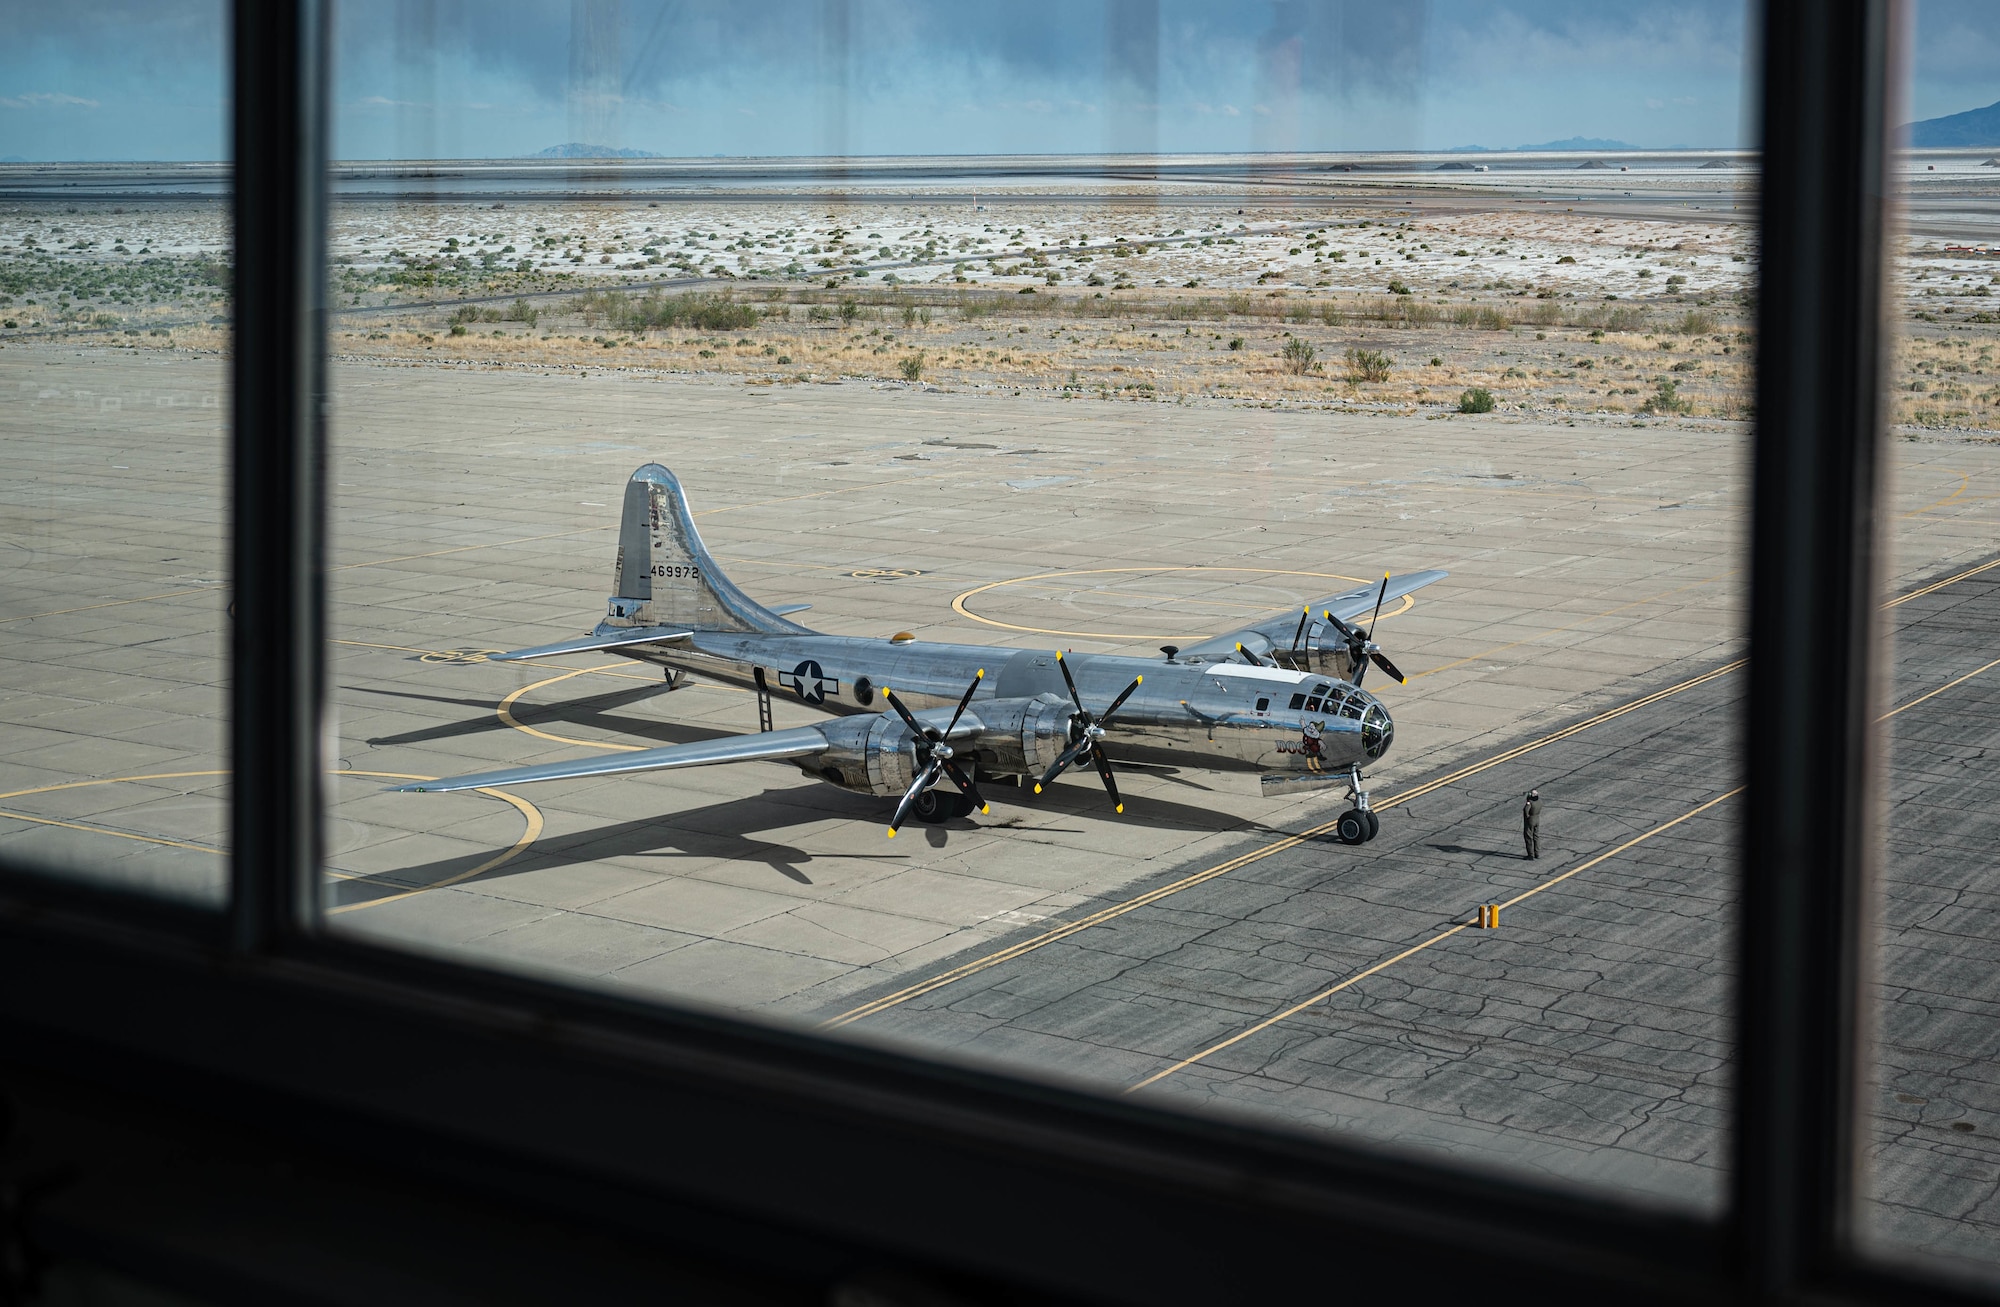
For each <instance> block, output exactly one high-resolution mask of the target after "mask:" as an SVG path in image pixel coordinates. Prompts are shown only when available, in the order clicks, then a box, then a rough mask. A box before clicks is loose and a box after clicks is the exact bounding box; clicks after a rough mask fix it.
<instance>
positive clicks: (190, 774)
mask: <svg viewBox="0 0 2000 1307" xmlns="http://www.w3.org/2000/svg"><path fill="white" fill-rule="evenodd" d="M228 774H229V773H228V772H226V771H162V772H149V773H147V774H146V775H144V776H106V777H100V778H99V779H97V780H92V781H63V782H62V783H61V784H58V785H37V786H35V787H33V788H32V789H26V790H10V791H8V792H7V793H6V794H0V799H18V798H22V797H23V796H25V795H29V794H53V793H55V792H56V791H57V790H81V789H87V788H88V787H90V786H92V785H120V784H124V783H126V782H138V781H180V780H189V779H191V778H194V777H197V776H227V775H228ZM0 817H10V818H12V819H13V820H15V821H26V822H33V823H34V824H35V825H37V826H60V827H62V828H63V829H64V830H80V831H83V832H84V833H86V834H89V835H111V836H114V837H116V838H118V839H121V840H137V841H138V842H139V843H141V844H163V845H165V846H166V847H168V848H170V849H191V850H193V851H194V852H196V853H219V854H222V855H223V856H224V857H227V856H228V850H226V849H218V848H216V847H214V846H213V845H208V844H191V843H188V842H187V841H185V840H169V839H163V838H161V837H160V836H158V835H135V834H133V833H132V832H131V831H122V830H112V829H111V828H110V827H109V826H91V825H86V824H84V823H82V822H74V821H57V820H56V819H55V818H53V817H32V816H29V815H28V814H27V813H25V812H0Z"/></svg>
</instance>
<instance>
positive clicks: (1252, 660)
mask: <svg viewBox="0 0 2000 1307" xmlns="http://www.w3.org/2000/svg"><path fill="white" fill-rule="evenodd" d="M1236 652H1237V653H1240V654H1242V655H1243V657H1244V660H1245V661H1247V662H1248V663H1249V664H1250V665H1251V666H1252V667H1262V666H1263V665H1264V664H1262V663H1260V662H1258V661H1257V655H1256V654H1253V653H1251V652H1250V651H1249V650H1248V649H1245V648H1244V647H1243V644H1242V642H1241V641H1238V642H1237V645H1236Z"/></svg>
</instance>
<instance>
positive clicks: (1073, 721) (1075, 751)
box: [1035, 653, 1146, 812]
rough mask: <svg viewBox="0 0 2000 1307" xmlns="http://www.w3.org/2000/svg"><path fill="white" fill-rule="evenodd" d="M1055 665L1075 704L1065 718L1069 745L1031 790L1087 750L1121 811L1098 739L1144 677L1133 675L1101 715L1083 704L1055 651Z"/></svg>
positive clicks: (1108, 761) (1048, 781) (1047, 782)
mask: <svg viewBox="0 0 2000 1307" xmlns="http://www.w3.org/2000/svg"><path fill="white" fill-rule="evenodd" d="M1056 666H1057V667H1058V668H1060V669H1061V670H1062V675H1063V682H1064V684H1066V685H1068V686H1069V697H1070V702H1072V703H1074V704H1075V705H1076V712H1075V713H1074V714H1073V715H1072V716H1071V717H1070V719H1069V722H1070V746H1069V748H1067V749H1065V750H1063V752H1062V755H1061V756H1060V757H1058V758H1057V759H1056V762H1055V766H1053V767H1051V768H1049V771H1048V774H1047V775H1046V776H1044V777H1042V779H1040V780H1039V781H1036V782H1035V793H1037V794H1040V793H1041V792H1042V787H1043V786H1044V785H1052V784H1054V783H1055V779H1056V777H1058V776H1060V775H1062V774H1063V773H1064V772H1065V771H1068V770H1069V768H1070V765H1071V764H1072V763H1074V762H1076V761H1077V759H1079V758H1081V757H1083V756H1084V755H1085V754H1089V755H1090V758H1091V761H1093V762H1095V763H1096V764H1097V774H1098V775H1099V776H1100V777H1102V778H1103V780H1104V789H1105V792H1106V793H1107V794H1109V795H1110V796H1111V803H1112V806H1113V807H1114V808H1115V809H1116V810H1117V811H1119V812H1123V811H1125V801H1124V800H1123V799H1121V798H1119V797H1118V782H1117V781H1114V780H1112V779H1111V758H1110V756H1109V755H1107V754H1106V753H1105V752H1104V745H1103V743H1102V741H1103V739H1104V733H1105V731H1106V730H1108V729H1109V728H1110V726H1111V718H1112V716H1113V715H1114V714H1116V713H1117V711H1118V710H1119V709H1120V708H1122V707H1124V706H1125V701H1126V700H1127V699H1129V698H1131V697H1132V692H1133V691H1134V690H1136V689H1138V688H1139V683H1140V682H1142V681H1144V680H1145V679H1146V678H1145V677H1143V676H1135V677H1133V678H1132V684H1130V685H1128V686H1126V687H1125V690H1124V692H1123V693H1121V694H1120V695H1119V696H1118V697H1117V698H1116V699H1113V700H1112V701H1111V706H1110V707H1109V708H1106V709H1105V710H1104V713H1103V715H1102V716H1098V717H1093V716H1091V714H1090V710H1089V709H1088V708H1086V707H1084V706H1083V696H1082V695H1080V694H1078V693H1077V692H1076V678H1075V677H1073V676H1071V675H1070V674H1069V663H1068V661H1067V660H1065V659H1064V658H1063V656H1062V654H1060V653H1058V654H1057V655H1056Z"/></svg>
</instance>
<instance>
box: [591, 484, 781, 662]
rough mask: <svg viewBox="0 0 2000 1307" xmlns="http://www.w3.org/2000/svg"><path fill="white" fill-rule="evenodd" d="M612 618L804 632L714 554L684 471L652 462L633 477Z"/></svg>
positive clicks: (681, 626) (682, 626)
mask: <svg viewBox="0 0 2000 1307" xmlns="http://www.w3.org/2000/svg"><path fill="white" fill-rule="evenodd" d="M611 584H612V590H613V594H612V596H611V615H610V617H609V618H607V619H606V625H608V626H613V627H618V626H634V627H639V626H668V627H673V628H675V629H676V630H683V631H763V632H768V633H770V634H774V635H775V634H804V633H806V632H807V628H805V627H802V626H798V625H796V624H794V623H792V622H788V621H786V620H785V619H784V618H782V617H780V616H778V615H777V614H776V613H774V612H772V611H771V610H770V609H768V608H766V607H764V606H763V605H762V604H760V603H758V602H757V601H756V600H754V599H752V598H750V596H748V595H746V594H744V593H743V592H742V591H741V590H739V589H737V587H736V583H735V582H733V581H731V580H730V579H729V578H728V577H726V576H724V575H723V574H722V569H721V568H719V567H717V566H716V565H715V560H714V559H713V558H710V557H709V554H708V550H707V548H705V547H704V546H703V545H702V543H701V533H700V532H699V531H696V530H695V527H694V515H693V513H691V512H690V511H689V510H688V502H687V492H686V491H685V490H683V489H681V483H680V479H679V478H678V477H676V476H675V475H674V474H673V473H672V472H669V471H668V470H667V469H666V468H663V467H661V466H660V465H659V464H658V463H648V464H646V466H644V467H642V468H640V469H639V470H638V471H636V472H634V473H633V474H632V479H631V480H630V481H628V482H626V483H625V504H624V508H623V515H622V516H621V518H620V520H619V529H618V561H617V564H616V566H615V567H614V569H613V572H612V578H611Z"/></svg>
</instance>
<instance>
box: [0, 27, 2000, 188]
mask: <svg viewBox="0 0 2000 1307" xmlns="http://www.w3.org/2000/svg"><path fill="white" fill-rule="evenodd" d="M4 3H5V5H6V9H7V11H8V12H7V14H6V20H5V22H6V29H7V30H8V32H9V37H8V39H7V40H6V41H5V42H4V43H0V157H6V156H22V157H26V158H30V159H207V158H216V157H219V156H220V155H221V154H222V153H223V152H224V149H225V137H226V116H225V112H224V107H223V104H224V102H223V96H224V87H223V81H224V76H223V74H224V65H225V61H224V57H223V16H224V12H225V7H224V5H222V4H220V3H214V2H205V3H194V2H191V0H153V2H151V3H131V2H129V0H128V2H117V0H69V2H68V3H60V4H57V3H50V4H35V3H32V2H31V0H4ZM1748 12H1749V10H1748V6H1746V5H1745V4H1743V3H1740V2H1732V0H1688V2H1686V3H1664V2H1661V0H1654V2H1652V3H1629V2H1626V0H1594V2H1584V0H1493V2H1491V3H1471V2H1469V0H1431V2H1430V3H1428V4H1418V3H1412V4H1397V3H1393V0H1392V2H1390V3H1383V0H1365V2H1364V0H1259V2H1258V3H1238V4H1228V3H1190V2H1187V0H1159V3H1157V4H1155V3H1152V2H1151V0H1084V2H1075V0H1072V2H1070V3H1056V2H1055V0H1024V2H1021V3H1011V4H1007V3H1003V4H979V3H976V2H973V0H963V2H962V0H765V2H764V3H757V4H725V3H686V2H682V3H675V2H674V0H480V2H477V3H475V2H472V0H337V4H336V14H337V25H338V39H337V43H336V48H337V56H336V67H337V89H336V97H335V98H336V128H335V148H336V153H337V154H339V155H340V156H341V157H344V158H423V157H432V158H437V157H487V156H509V155H517V154H524V153H529V152H532V151H534V150H537V149H540V148H542V147H544V146H548V145H553V144H556V143H558V142H562V141H572V140H583V141H590V142H592V143H597V144H610V145H621V146H629V147H635V148H639V149H646V150H653V151H656V152H659V153H662V154H671V155H709V154H732V155H734V154H761V155H770V154H818V153H829V152H834V153H839V152H845V153H857V154H869V153H882V154H930V153H1011V152H1040V151H1050V152H1064V153H1069V152H1095V151H1100V150H1125V149H1137V150H1150V149H1160V150H1167V151H1184V150H1185V151H1206V150H1285V149H1443V148H1450V147H1453V146H1460V145H1485V146H1492V147H1505V146H1512V145H1519V144H1523V143H1527V142H1534V141H1543V140H1551V139H1557V138H1563V137H1569V136H1576V135H1583V136H1593V137H1610V138H1615V139H1619V140H1625V141H1630V142H1632V143H1634V144H1636V145H1640V146H1649V147H1661V146H1672V145H1690V146H1727V145H1738V144H1748V143H1749V141H1748V139H1747V138H1748V135H1749V133H1750V132H1751V130H1752V124H1751V115H1750V113H1749V112H1748V100H1749V97H1748V96H1747V95H1746V93H1745V77H1746V55H1747V49H1748V35H1747V26H1748V17H1747V15H1748ZM1911 99H1912V102H1913V106H1912V107H1913V110H1914V112H1915V116H1918V117H1930V116H1935V115H1938V114H1944V113H1952V112H1956V111H1958V110H1961V109H1967V108H1972V107H1976V106H1979V105H1985V104H1990V103H1992V102H1994V101H1995V100H2000V6H1996V5H1993V4H1990V3H1984V2H1982V0H1949V2H1948V0H1924V2H1923V3H1922V5H1921V7H1920V9H1919V18H1918V29H1917V34H1916V77H1915V79H1914V85H1913V88H1912V95H1911Z"/></svg>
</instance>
